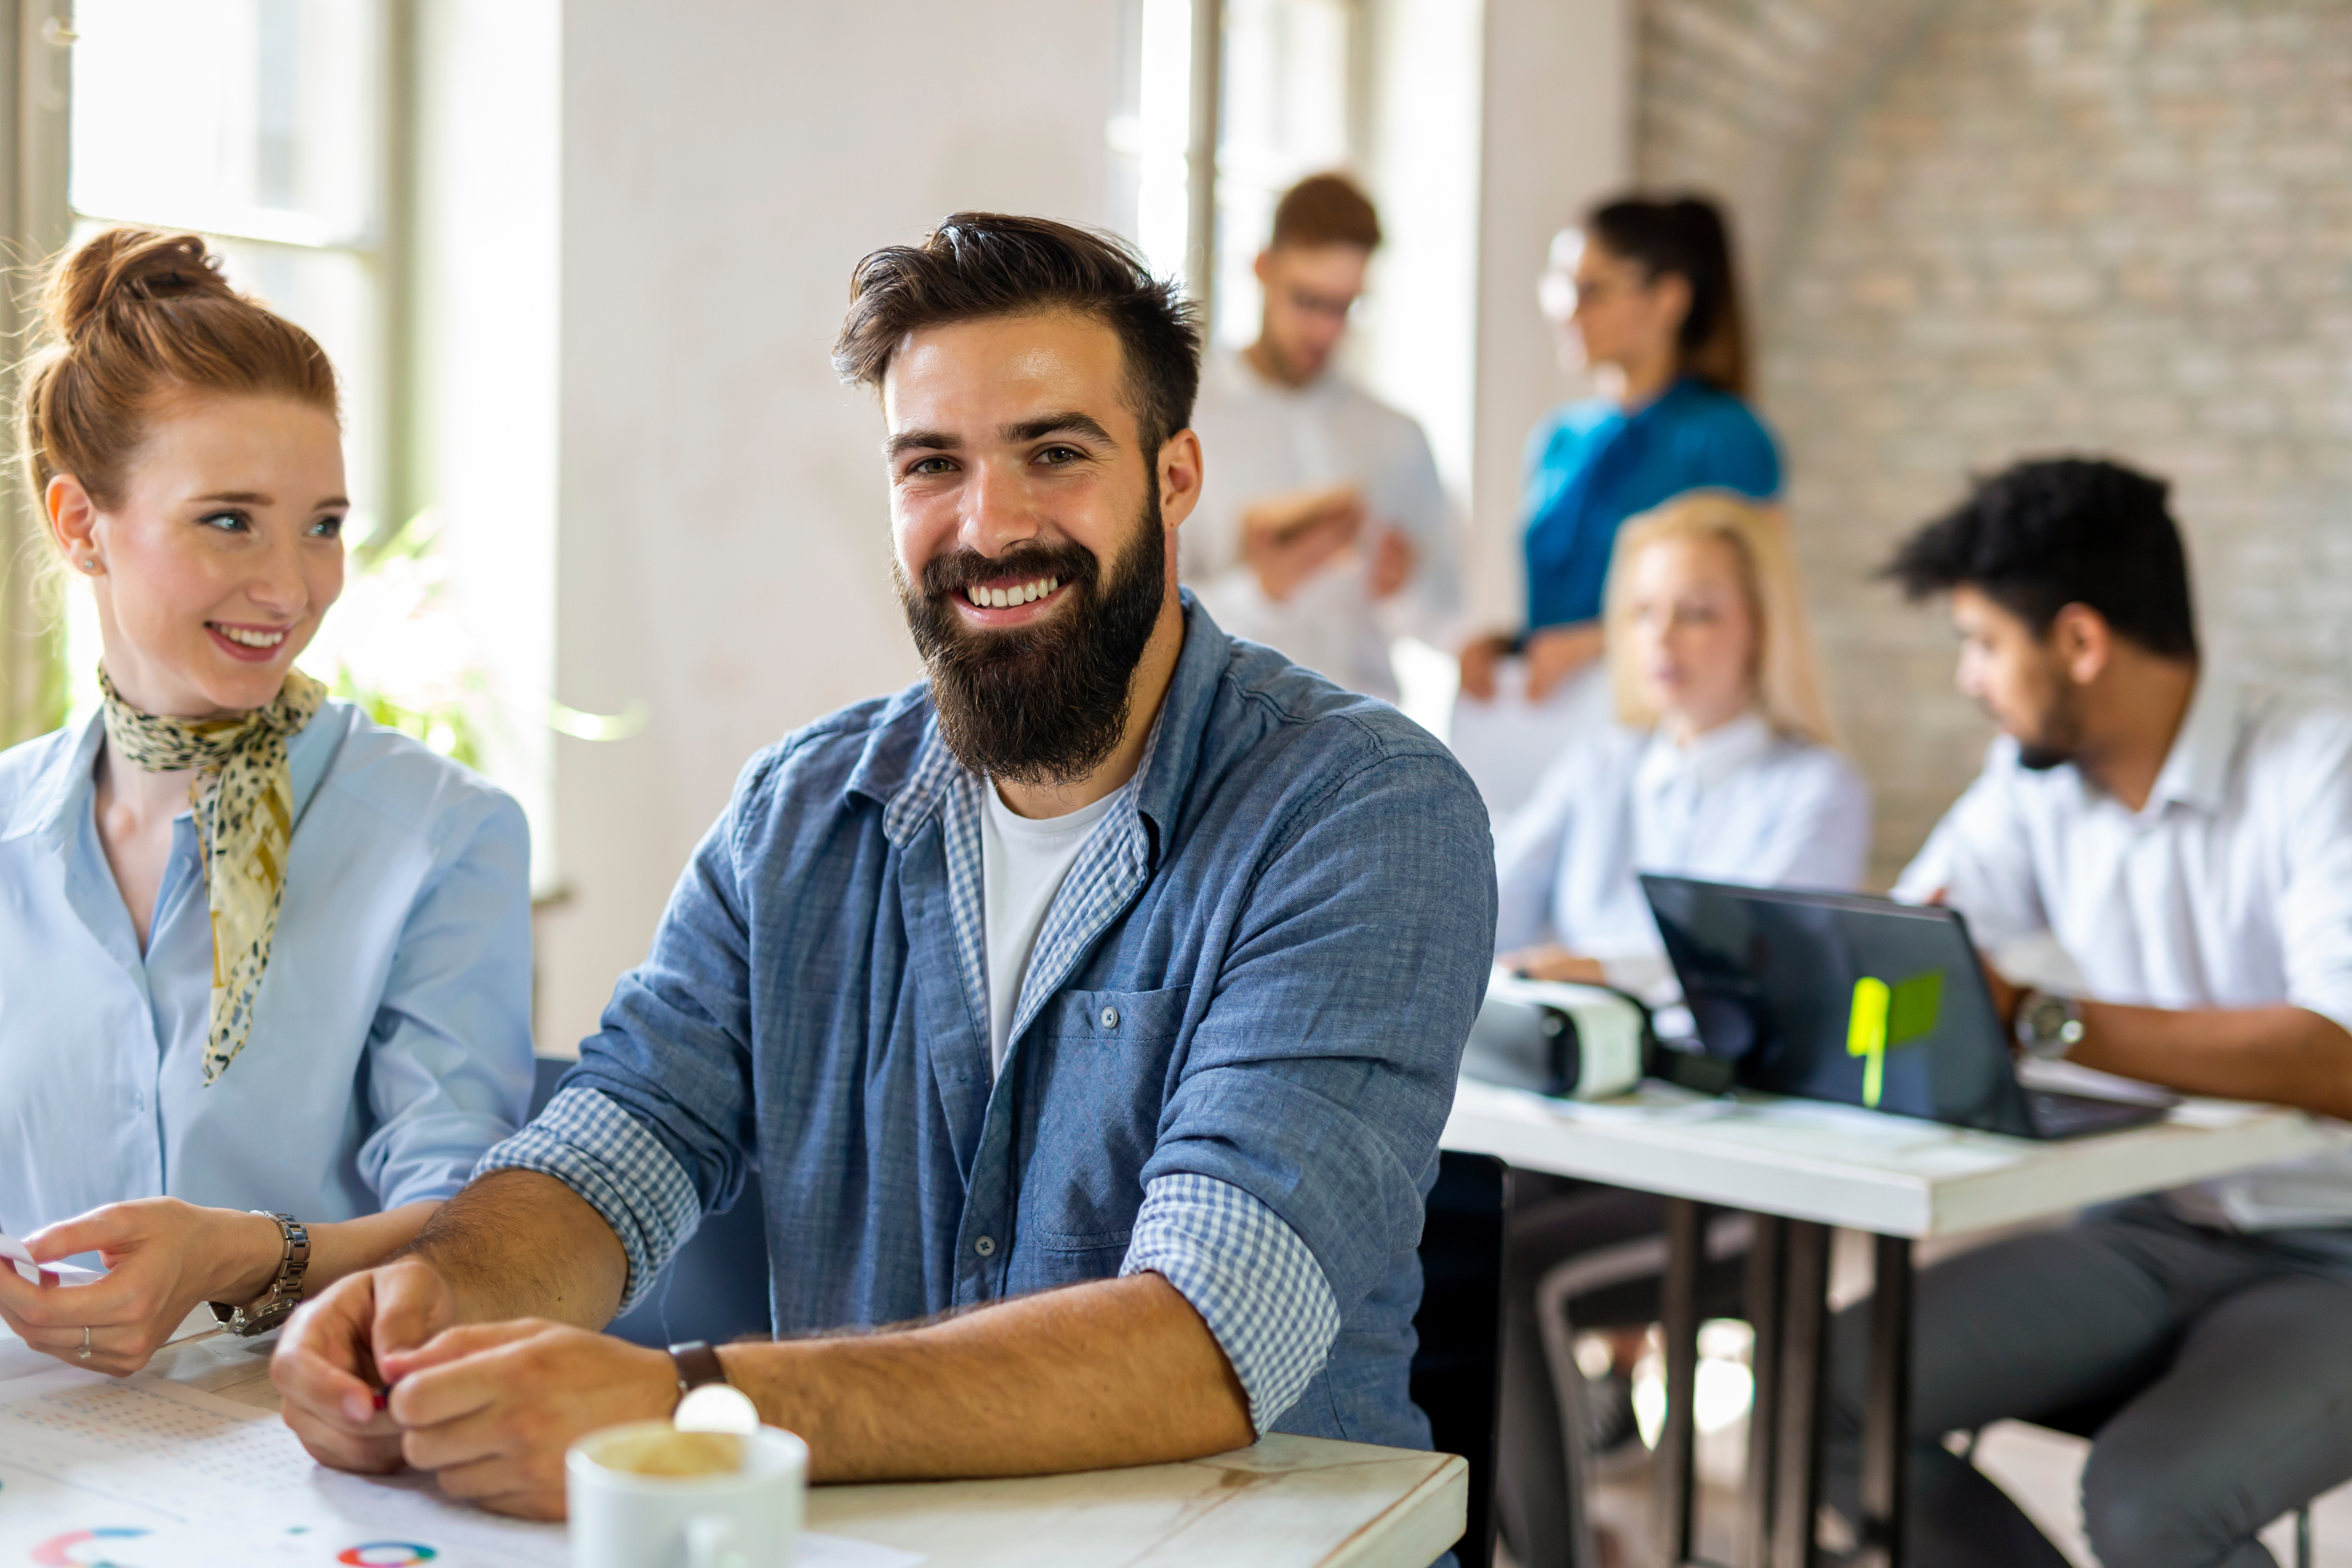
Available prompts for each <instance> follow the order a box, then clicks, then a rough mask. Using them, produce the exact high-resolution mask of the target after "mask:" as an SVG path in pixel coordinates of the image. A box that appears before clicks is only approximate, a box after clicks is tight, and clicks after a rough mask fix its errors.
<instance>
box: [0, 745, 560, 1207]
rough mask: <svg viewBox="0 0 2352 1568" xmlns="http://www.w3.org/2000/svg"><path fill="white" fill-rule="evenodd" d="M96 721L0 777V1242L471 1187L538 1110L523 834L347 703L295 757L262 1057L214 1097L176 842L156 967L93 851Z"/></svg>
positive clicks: (200, 917)
mask: <svg viewBox="0 0 2352 1568" xmlns="http://www.w3.org/2000/svg"><path fill="white" fill-rule="evenodd" d="M104 734H105V731H104V729H103V727H102V725H101V723H100V721H99V720H98V719H97V718H95V717H93V718H92V719H91V721H89V723H88V724H86V725H83V726H81V727H80V728H79V729H68V730H63V731H58V732H57V733H55V734H51V735H47V736H44V737H42V738H41V739H39V740H36V741H28V742H26V743H24V744H23V745H20V746H16V747H14V748H12V749H10V750H9V751H7V752H0V1229H5V1231H6V1232H7V1233H8V1234H10V1235H12V1236H22V1235H24V1234H25V1233H26V1232H27V1231H29V1230H33V1229H36V1228H37V1227H39V1226H43V1225H47V1224H48V1223H50V1222H52V1221H55V1220H61V1219H66V1218H68V1217H70V1216H71V1215H77V1214H79V1213H81V1212H83V1211H84V1210H87V1209H91V1208H95V1207H97V1206H99V1205H102V1204H109V1203H115V1202H119V1201H121V1200H123V1199H126V1198H139V1197H153V1196H157V1195H170V1196H173V1197H179V1198H184V1199H186V1200H187V1201H188V1202H190V1203H194V1204H202V1205H210V1206H219V1207H226V1208H241V1209H277V1210H283V1211H285V1212H288V1213H290V1214H292V1215H294V1216H295V1217H296V1218H298V1219H302V1220H310V1221H332V1220H342V1219H351V1218H352V1217H354V1216H356V1215H363V1214H372V1213H374V1212H376V1211H377V1210H379V1209H386V1208H394V1207H397V1206H398V1205H402V1204H406V1203H412V1202H415V1201H416V1200H418V1199H421V1198H442V1197H447V1196H448V1195H449V1194H453V1193H455V1192H456V1191H457V1189H458V1188H459V1187H461V1186H463V1185H464V1184H465V1182H466V1179H467V1176H468V1175H470V1174H471V1173H472V1172H473V1169H474V1165H475V1163H476V1162H477V1161H478V1160H479V1159H480V1158H481V1156H482V1154H483V1153H484V1152H485V1151H487V1150H488V1148H489V1147H490V1146H491V1145H492V1144H494V1143H496V1142H499V1140H500V1139H502V1138H505V1137H506V1136H507V1135H508V1134H509V1133H510V1132H512V1131H514V1130H515V1129H516V1127H518V1126H519V1125H520V1123H521V1121H522V1120H523V1116H524V1113H525V1110H527V1108H528V1104H529V1100H530V1081H531V1064H530V870H529V868H530V833H529V829H528V828H527V827H526V826H525V825H524V822H523V816H522V811H521V809H520V807H519V806H518V805H516V804H515V803H514V801H513V800H512V799H510V798H509V797H508V796H507V795H503V794H501V793H500V792H499V791H498V790H496V789H493V788H492V787H490V785H488V784H485V783H484V782H483V781H482V780H480V779H479V778H478V777H476V776H475V775H474V774H472V773H468V772H467V770H465V769H464V768H461V767H459V766H458V765H457V764H456V763H451V762H449V761H447V760H446V759H444V758H442V757H438V756H436V755H435V754H434V753H433V752H430V751H427V750H426V749H425V747H423V746H420V745H418V744H416V743H415V742H414V741H411V740H409V739H407V738H406V737H405V736H403V735H400V734H398V733H396V732H394V731H390V730H384V729H381V728H379V727H378V726H376V725H375V724H373V723H372V722H371V721H369V720H368V719H367V718H366V717H365V716H364V715H363V714H362V713H361V712H360V710H358V709H356V708H353V707H352V706H351V705H350V704H348V703H343V702H331V703H328V704H327V705H326V706H325V707H323V708H321V709H320V711H319V713H318V715H317V716H316V717H315V718H313V719H312V720H311V721H310V724H309V725H308V726H307V727H305V728H304V729H303V731H302V732H301V733H300V734H299V735H297V736H295V737H294V739H293V741H292V742H291V743H290V744H289V748H288V749H289V762H290V764H291V769H292V773H293V780H292V783H293V793H294V814H295V827H294V837H293V841H292V845H291V847H290V848H289V855H288V864H287V874H286V891H285V903H284V905H283V907H282V908H281V910H280V911H279V913H278V932H277V937H276V940H275V942H274V945H273V947H272V949H271V953H270V959H269V967H268V971H267V973H265V974H264V976H263V978H262V984H261V990H260V994H259V995H258V996H257V998H256V1002H255V1014H254V1023H253V1032H252V1034H251V1035H250V1036H249V1037H247V1041H246V1045H245V1048H244V1049H243V1050H242V1051H240V1052H239V1053H238V1055H237V1057H236V1060H235V1061H233V1062H231V1063H230V1064H229V1067H228V1070H227V1071H226V1072H225V1073H224V1074H222V1075H221V1077H220V1079H218V1080H217V1081H216V1082H215V1083H214V1084H213V1085H212V1086H211V1087H209V1088H207V1087H205V1082H204V1076H203V1071H202V1061H203V1054H204V1043H205V1030H206V1028H207V1026H208V1024H209V1021H210V1016H211V1005H212V931H211V916H210V912H209V910H208V907H207V905H206V901H205V886H204V880H203V877H202V874H201V871H200V869H199V867H198V863H197V858H196V834H195V824H194V818H193V817H192V816H190V815H189V814H188V813H186V812H183V813H181V815H180V816H179V817H178V818H177V819H176V820H175V821H174V822H173V838H172V853H171V859H170V863H169V865H168V867H167V868H166V869H165V871H164V875H163V887H162V889H161V891H160V893H159V895H158V897H157V900H156V904H155V916H154V921H153V924H152V931H151V935H150V940H149V942H148V947H147V951H146V952H145V953H144V954H142V953H141V952H140V951H139V945H138V938H137V935H136V933H135V931H134V930H133V928H132V926H131V913H130V910H129V909H128V908H127V907H126V906H125V905H124V903H123V901H122V895H121V890H120V889H119V888H118V887H117V886H116V884H115V880H114V875H113V873H112V871H111V870H110V869H109V868H108V866H107V862H106V854H105V850H104V848H103V847H102V846H101V845H100V841H99V837H98V823H97V816H96V811H95V795H96V782H95V764H96V762H97V758H98V752H99V746H100V742H101V741H102V740H103V738H104Z"/></svg>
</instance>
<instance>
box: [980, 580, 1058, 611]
mask: <svg viewBox="0 0 2352 1568" xmlns="http://www.w3.org/2000/svg"><path fill="white" fill-rule="evenodd" d="M1061 585H1062V580H1061V579H1060V578H1059V577H1033V578H1031V579H1030V580H1029V581H1028V582H1026V583H1021V584H1014V585H1013V587H1010V588H982V587H980V586H978V585H977V584H966V585H965V587H964V591H963V596H964V597H965V598H967V599H969V600H971V602H972V603H973V604H975V605H981V606H982V607H985V608H992V609H1000V610H1001V609H1006V608H1010V607H1011V606H1013V605H1034V604H1035V603H1036V602H1037V601H1038V600H1040V599H1042V598H1045V596H1046V595H1049V594H1051V593H1052V592H1053V591H1054V590H1055V589H1056V588H1058V587H1060V586H1061Z"/></svg>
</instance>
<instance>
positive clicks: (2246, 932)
mask: <svg viewBox="0 0 2352 1568" xmlns="http://www.w3.org/2000/svg"><path fill="white" fill-rule="evenodd" d="M1938 889H1941V890H1942V892H1943V894H1944V896H1945V899H1946V900H1947V901H1948V902H1949V903H1950V904H1951V905H1952V907H1954V908H1955V909H1957V910H1959V911H1960V912H1961V913H1962V914H1964V915H1966V916H1967V917H1968V921H1969V932H1970V934H1971V935H1972V936H1974V937H1975V939H1976V942H1977V944H1978V945H1979V946H1980V947H1982V948H1984V949H1986V950H1987V951H1995V952H1997V951H2000V950H2001V949H2003V948H2005V947H2007V946H2009V945H2010V944H2011V943H2014V942H2020V941H2021V940H2024V939H2027V938H2032V937H2034V936H2037V935H2040V934H2042V933H2044V932H2046V933H2048V934H2049V935H2050V936H2053V937H2054V938H2055V939H2056V940H2057V941H2058V942H2059V943H2060V944H2061V945H2062V946H2063V948H2064V949H2065V950H2066V953H2067V955H2068V956H2069V957H2070V958H2072V959H2073V960H2074V966H2075V968H2076V969H2077V971H2078V972H2079V973H2081V975H2082V977H2083V984H2084V989H2085V993H2086V994H2088V995H2089V996H2091V997H2093V998H2095V999H2097V1000H2099V1001H2104V1002H2119V1003H2126V1004H2129V1005H2135V1006H2144V1007H2166V1008H2175V1009H2191V1008H2204V1007H2259V1006H2265V1005H2275V1004H2278V1003H2282V1002H2284V1003H2290V1004H2292V1005H2295V1006H2298V1007H2306V1008H2309V1009H2310V1010H2311V1011H2312V1012H2315V1013H2317V1014H2319V1015H2321V1016H2323V1017H2327V1018H2332V1019H2334V1020H2335V1021H2336V1023H2338V1024H2340V1025H2342V1026H2345V1027H2346V1028H2347V1029H2352V709H2347V708H2346V707H2343V706H2340V705H2337V704H2334V703H2326V702H2321V701H2315V700H2311V699H2307V698H2299V697H2294V696H2289V695H2287V694H2284V693H2281V692H2276V691H2265V690H2263V689H2258V688H2255V687H2251V686H2247V685H2244V684H2242V683H2241V682H2239V681H2237V680H2234V679H2230V678H2229V677H2227V676H2225V675H2220V674H2214V673H2210V672H2209V674H2208V675H2207V676H2206V677H2205V678H2204V679H2201V680H2200V681H2199V683H2198V687H2197V691H2196V695H2195V696H2194V698H2193V699H2192V700H2190V703H2189V712H2188V715H2187V717H2186V718H2185V719H2184V720H2183V721H2181V726H2180V732H2179V734H2178V735H2177V736H2175V737H2174V738H2173V742H2172V750H2171V752H2170V753H2169V754H2168V755H2167V756H2166V758H2165V762H2164V767H2163V769H2162V770H2161V771H2160V772H2159V773H2158V774H2157V779H2156V787H2155V788H2154V789H2153V790H2152V791H2150V792H2149V795H2148V798H2147V805H2144V806H2143V807H2141V808H2140V809H2139V810H2138V811H2131V810H2129V809H2127V808H2126V807H2125V806H2124V805H2123V804H2122V803H2121V802H2119V801H2117V800H2116V799H2115V798H2114V797H2113V796H2111V795H2104V794H2102V793H2100V792H2099V791H2098V790H2096V789H2095V788H2094V787H2092V785H2091V784H2089V783H2088V782H2087V781H2086V780H2084V777H2083V775H2082V774H2081V773H2078V772H2077V771H2076V770H2075V769H2074V767H2073V766H2071V765H2067V766H2061V767H2055V768H2051V769H2048V770H2046V771H2042V772H2036V771H2034V770H2033V769H2031V768H2027V767H2025V766H2023V765H2022V764H2021V763H2019V761H2018V758H2017V745H2016V742H2013V741H2011V740H2008V739H2007V738H2005V737H2004V738H2003V739H2000V740H1998V741H1995V742H1993V744H1992V749H1991V750H1990V752H1988V753H1987V755H1986V759H1985V767H1984V772H1983V773H1982V774H1981V775H1980V776H1979V778H1978V779H1977V781H1976V783H1975V784H1971V785H1969V790H1968V793H1967V794H1965V795H1962V796H1961V797H1960V798H1959V800H1958V803H1957V804H1955V805H1953V807H1952V809H1951V810H1950V811H1949V812H1948V813H1947V814H1946V815H1945V817H1944V820H1943V821H1942V822H1941V823H1939V824H1938V825H1937V828H1936V831H1935V832H1934V833H1933V834H1932V835H1930V836H1929V837H1928V839H1927V846H1926V847H1925V848H1923V849H1921V850H1920V852H1919V856H1918V858H1916V860H1914V861H1913V862H1912V863H1911V865H1910V868H1908V869H1907V870H1906V871H1905V872H1904V873H1903V877H1902V879H1901V880H1900V881H1899V882H1898V883H1896V885H1895V894H1896V896H1897V897H1899V898H1909V899H1918V900H1924V899H1927V898H1929V897H1931V896H1933V895H1934V894H1935V893H1936V892H1937V890H1938ZM2172 1203H2173V1205H2174V1207H2175V1208H2176V1209H2178V1210H2179V1211H2180V1212H2182V1213H2183V1214H2184V1215H2187V1216H2188V1217H2190V1218H2193V1219H2198V1220H2200V1221H2204V1222H2207V1223H2221V1224H2227V1225H2230V1226H2235V1227H2237V1228H2240V1229H2244V1230H2273V1229H2283V1228H2288V1227H2294V1226H2341V1225H2352V1152H2343V1153H2328V1154H2323V1155H2319V1156H2316V1157H2314V1158H2312V1159H2308V1160H2301V1161H2295V1162H2293V1163H2288V1164H2283V1165H2274V1166H2270V1167H2267V1168H2265V1169H2263V1170H2258V1171H2252V1172H2248V1173H2244V1174H2242V1175H2237V1176H2230V1177H2225V1178H2223V1179H2221V1180H2220V1181H2216V1182H2209V1183H2206V1184H2202V1185H2201V1186H2199V1187H2196V1188H2190V1189H2184V1190H2182V1191H2181V1192H2178V1193H2175V1194H2172Z"/></svg>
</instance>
